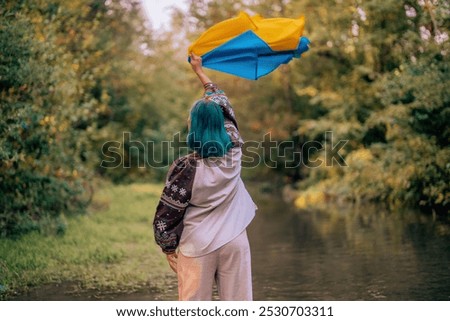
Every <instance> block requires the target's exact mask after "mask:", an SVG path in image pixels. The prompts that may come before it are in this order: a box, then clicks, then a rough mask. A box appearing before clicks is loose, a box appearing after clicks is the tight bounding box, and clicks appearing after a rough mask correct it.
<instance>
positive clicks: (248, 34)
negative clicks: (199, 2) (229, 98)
mask: <svg viewBox="0 0 450 321" xmlns="http://www.w3.org/2000/svg"><path fill="white" fill-rule="evenodd" d="M304 26H305V19H304V17H299V18H297V19H289V18H271V19H264V18H263V17H261V16H260V15H255V16H252V17H250V16H249V15H248V14H247V13H245V12H241V13H240V14H239V15H238V16H237V17H235V18H231V19H228V20H225V21H222V22H220V23H218V24H216V25H214V26H212V27H211V28H209V29H208V30H206V31H205V32H204V33H203V34H202V35H201V36H200V37H199V38H198V39H197V40H196V41H195V42H194V43H193V44H191V46H189V49H188V53H191V52H193V53H194V54H196V55H198V56H201V57H202V63H203V66H204V67H207V68H210V69H215V70H218V71H222V72H226V73H229V74H232V75H236V76H239V77H243V78H247V79H251V80H256V79H258V78H260V77H262V76H265V75H267V74H268V73H270V72H272V71H273V70H275V69H276V68H277V67H278V66H279V65H281V64H286V63H288V62H289V61H291V60H292V58H300V56H301V54H302V53H304V52H305V51H307V50H308V49H309V43H310V41H309V40H308V39H307V38H305V37H302V34H303V28H304Z"/></svg>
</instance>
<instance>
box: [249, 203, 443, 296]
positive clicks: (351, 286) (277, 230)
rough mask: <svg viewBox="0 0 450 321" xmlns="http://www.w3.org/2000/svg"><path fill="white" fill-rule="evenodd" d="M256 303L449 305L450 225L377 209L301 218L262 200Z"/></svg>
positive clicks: (255, 239)
mask: <svg viewBox="0 0 450 321" xmlns="http://www.w3.org/2000/svg"><path fill="white" fill-rule="evenodd" d="M256 198H257V199H258V201H259V203H258V205H259V208H260V210H259V211H258V215H257V217H256V219H255V221H254V222H253V223H252V225H251V228H250V229H249V237H250V241H251V245H252V253H253V254H252V255H253V256H252V258H253V276H254V294H255V300H449V299H450V271H449V266H450V251H449V250H450V248H449V245H450V242H449V241H450V233H449V227H448V224H444V223H442V222H437V221H435V220H433V219H432V218H430V217H427V216H424V215H419V214H417V213H412V212H404V213H389V212H388V211H385V210H384V211H383V210H380V209H377V208H375V207H369V206H365V207H364V208H359V209H348V208H346V209H344V208H333V209H329V210H327V211H314V212H310V211H298V210H295V209H293V208H292V207H290V206H288V205H287V204H285V203H284V202H283V201H282V200H281V199H280V197H278V196H277V195H269V194H259V195H258V196H257V197H256Z"/></svg>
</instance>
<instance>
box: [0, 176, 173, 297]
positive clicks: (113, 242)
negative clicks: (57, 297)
mask: <svg viewBox="0 0 450 321" xmlns="http://www.w3.org/2000/svg"><path fill="white" fill-rule="evenodd" d="M102 185H103V186H102V187H101V188H99V189H98V190H97V191H96V194H95V197H94V200H93V203H92V205H91V206H90V208H89V210H88V211H87V213H86V214H84V215H79V216H76V217H69V218H65V220H66V222H67V229H66V232H65V233H64V234H63V235H60V236H58V235H47V236H45V235H42V234H39V233H32V234H29V235H26V236H24V237H22V238H21V239H19V240H9V239H2V240H0V297H3V298H7V297H8V296H9V295H11V294H13V293H18V292H19V293H20V292H23V291H25V290H26V289H27V288H28V287H33V286H39V285H43V284H48V283H62V282H75V284H77V286H78V287H79V289H80V290H91V289H92V290H99V291H102V290H106V289H108V290H109V291H111V290H113V291H114V290H116V291H134V290H138V289H139V288H142V287H144V286H155V287H158V286H161V284H163V280H164V278H165V277H164V276H165V275H167V274H169V273H171V272H170V270H169V268H168V265H167V263H166V261H165V257H164V255H163V254H162V252H161V251H160V249H159V247H158V246H157V245H156V244H155V242H154V238H153V229H152V220H153V214H154V210H155V208H156V204H157V202H158V200H159V196H160V193H161V190H162V185H158V184H132V185H118V186H115V185H111V184H106V183H104V184H102Z"/></svg>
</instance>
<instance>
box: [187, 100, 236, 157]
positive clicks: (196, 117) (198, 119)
mask: <svg viewBox="0 0 450 321" xmlns="http://www.w3.org/2000/svg"><path fill="white" fill-rule="evenodd" d="M190 116H191V127H190V129H189V134H188V139H187V141H188V146H189V148H190V149H192V150H194V151H195V152H197V153H198V154H199V155H200V156H201V157H221V156H223V155H225V154H226V153H227V152H228V150H229V149H230V148H231V147H232V142H231V139H230V136H228V134H227V131H226V130H225V127H224V117H223V113H222V110H221V108H220V106H219V105H218V104H216V103H215V102H212V101H205V100H199V101H197V102H196V103H195V104H194V107H192V109H191V115H190Z"/></svg>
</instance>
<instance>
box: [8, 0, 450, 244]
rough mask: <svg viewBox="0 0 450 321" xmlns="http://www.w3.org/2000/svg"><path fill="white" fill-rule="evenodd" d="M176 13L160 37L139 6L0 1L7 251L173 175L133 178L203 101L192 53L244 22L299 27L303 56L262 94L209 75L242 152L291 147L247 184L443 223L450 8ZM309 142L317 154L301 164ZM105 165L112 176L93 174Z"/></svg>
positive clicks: (448, 192)
mask: <svg viewBox="0 0 450 321" xmlns="http://www.w3.org/2000/svg"><path fill="white" fill-rule="evenodd" d="M186 3H187V8H188V10H187V11H186V12H184V11H182V10H179V9H178V10H177V9H174V10H173V11H172V23H171V28H170V29H168V30H155V29H153V28H152V26H151V25H149V24H148V21H147V20H146V17H145V15H144V12H143V10H142V8H141V3H140V2H139V1H133V0H120V1H111V0H108V1H99V0H71V1H63V0H49V1H47V0H46V1H44V0H34V1H31V0H18V1H7V0H1V1H0V17H1V19H0V104H1V117H0V190H1V194H0V236H1V237H7V238H16V237H19V236H21V235H23V234H26V233H29V232H30V231H41V232H42V231H43V232H51V233H53V232H54V233H64V231H65V229H66V222H65V219H64V217H65V216H68V215H72V214H74V213H80V212H83V211H84V210H85V208H86V206H87V205H88V204H89V202H90V200H91V198H92V193H93V190H94V189H95V187H94V186H93V182H95V181H96V180H110V181H112V182H114V183H116V184H121V183H129V182H144V181H145V182H149V181H162V180H163V179H164V177H165V173H166V172H167V166H148V165H147V166H142V165H143V164H145V162H146V161H148V155H149V150H147V149H146V146H145V142H154V143H155V148H154V151H155V153H156V157H155V158H154V159H153V160H154V161H157V162H158V164H163V165H167V164H170V162H171V161H172V160H173V159H174V158H175V157H177V156H178V155H177V153H172V154H170V153H169V154H167V153H164V152H163V149H161V146H163V145H164V143H163V142H167V141H173V140H174V135H176V133H177V132H180V137H184V136H185V135H186V133H187V132H186V119H187V113H188V110H189V107H190V106H191V104H192V102H193V101H194V100H195V99H196V98H198V97H199V96H200V95H201V94H202V91H201V88H200V86H199V84H198V82H197V80H196V79H195V75H194V74H193V73H192V72H191V70H190V66H189V64H188V63H187V59H186V57H187V51H186V50H187V46H188V45H189V44H190V43H191V42H192V41H193V40H195V39H196V37H198V36H199V35H200V34H201V32H203V31H204V30H206V29H207V28H208V27H210V26H212V25H213V24H215V23H217V22H219V21H222V20H224V19H227V18H230V17H232V16H234V15H236V14H237V13H238V12H239V11H241V10H244V11H247V12H249V13H259V14H261V15H262V16H264V17H297V16H299V15H304V16H305V17H306V18H307V23H306V28H305V33H304V35H305V36H306V37H308V38H309V39H310V40H311V43H312V45H311V49H310V51H309V52H308V53H307V54H305V55H304V56H303V57H302V58H301V59H300V60H296V61H293V62H291V63H290V64H288V65H284V66H282V67H280V68H279V69H278V70H276V71H275V72H273V73H272V74H270V75H268V76H266V77H264V78H262V79H259V80H258V81H248V80H244V79H240V78H236V77H233V76H229V75H225V74H220V73H217V72H211V73H210V74H211V77H212V78H213V79H214V80H215V81H216V82H217V83H219V84H220V85H221V87H222V88H223V89H224V90H225V91H226V92H227V94H228V96H229V98H230V100H231V102H232V103H233V105H234V106H235V110H236V113H237V115H238V116H237V117H238V119H239V120H240V130H241V132H242V134H243V136H244V137H245V138H246V139H247V140H251V141H263V137H264V136H265V135H267V134H270V137H271V139H272V140H273V141H276V142H293V144H294V146H295V148H294V149H293V148H291V147H290V145H289V144H277V149H276V150H273V148H272V149H271V148H270V146H264V145H262V146H261V148H259V149H258V151H259V152H260V153H261V155H264V157H265V158H266V162H275V163H274V164H275V166H272V167H275V168H268V167H265V166H260V167H259V168H256V169H254V170H255V171H258V173H262V174H264V175H266V176H268V177H270V176H271V175H280V174H281V176H282V177H284V184H285V185H286V186H289V187H290V191H291V192H290V195H293V196H292V197H291V199H292V200H293V201H294V202H295V204H296V205H297V207H300V208H306V207H309V206H317V205H320V204H323V203H335V202H346V203H347V202H349V203H355V202H356V203H361V202H376V203H379V204H384V205H386V206H389V207H391V208H396V207H414V208H421V209H422V210H424V211H425V212H427V213H435V214H439V215H444V216H448V213H449V208H450V189H449V184H448V181H449V177H450V148H449V138H450V128H449V126H448V124H449V122H450V108H449V101H450V95H449V91H448V88H449V87H450V86H449V85H450V84H449V63H448V55H449V39H448V38H449V36H448V29H449V23H450V19H448V17H449V12H450V6H449V2H448V1H446V0H418V1H416V0H410V1H399V0H364V1H363V0H354V1H350V0H348V1H347V0H324V1H320V3H319V2H317V1H312V0H291V1H289V0H247V1H245V0H241V1H239V0H233V1H231V0H218V1H208V0H203V1H200V0H199V1H193V0H192V1H186ZM446 88H447V89H446ZM329 132H332V134H333V136H332V137H333V142H331V141H330V135H327V133H329ZM124 133H125V134H124ZM338 141H348V142H347V143H346V144H345V146H344V147H343V148H342V149H341V150H340V151H339V153H340V155H342V159H341V162H340V163H333V164H332V165H333V166H327V164H328V163H329V161H330V159H328V162H327V159H326V158H327V155H329V152H330V149H332V148H333V144H336V143H337V142H338ZM107 142H119V143H120V147H118V146H117V145H105V143H107ZM139 142H143V144H140V143H139ZM306 142H316V143H317V144H319V145H320V146H323V147H324V148H320V149H317V152H316V153H315V154H314V155H309V158H308V159H305V158H304V155H301V156H300V157H299V156H298V155H299V154H298V152H299V151H301V148H302V146H303V145H304V144H305V143H306ZM105 146H106V147H105ZM108 146H109V147H110V148H109V149H108V148H107V147H108ZM263 151H264V153H263ZM294 152H297V153H295V155H294ZM327 153H328V154H327ZM118 155H119V156H120V157H117V156H118ZM108 156H109V157H108ZM111 156H115V157H116V159H119V160H120V162H119V163H117V162H115V163H114V162H112V163H111V162H109V163H107V164H108V165H107V166H100V165H101V164H102V161H105V160H106V161H111V159H112V158H111ZM308 161H310V162H311V161H314V162H316V161H322V165H321V166H308V165H311V164H309V163H308ZM286 162H287V163H288V164H289V166H285V165H286ZM315 164H316V163H315ZM344 165H346V166H344Z"/></svg>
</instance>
